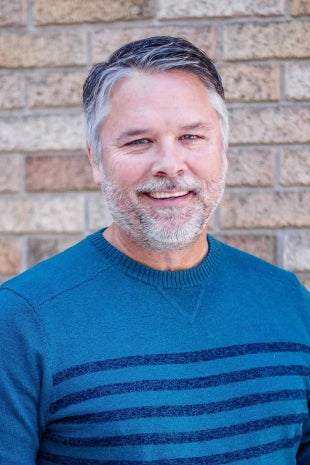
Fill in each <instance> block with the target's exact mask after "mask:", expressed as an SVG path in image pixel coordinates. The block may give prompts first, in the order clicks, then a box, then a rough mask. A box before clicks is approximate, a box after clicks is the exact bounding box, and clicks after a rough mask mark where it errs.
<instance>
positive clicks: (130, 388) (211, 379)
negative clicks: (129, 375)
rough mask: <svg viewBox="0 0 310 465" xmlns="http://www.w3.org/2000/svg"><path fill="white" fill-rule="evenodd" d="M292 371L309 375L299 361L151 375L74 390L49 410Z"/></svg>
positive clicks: (289, 374) (211, 385) (201, 387)
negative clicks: (207, 372) (185, 374)
mask: <svg viewBox="0 0 310 465" xmlns="http://www.w3.org/2000/svg"><path fill="white" fill-rule="evenodd" d="M294 375H299V376H310V367H306V366H302V365H288V366H285V365H276V366H266V367H259V368H250V369H247V370H239V371H232V372H227V373H220V374H219V375H211V376H204V377H198V378H181V379H163V380H162V379H154V380H142V381H134V382H125V383H115V384H110V385H101V386H97V387H95V388H89V389H85V390H83V391H79V392H74V393H72V394H68V395H66V396H64V397H62V398H60V399H58V400H56V401H55V402H53V403H52V404H51V406H50V412H51V413H55V412H57V411H58V410H60V409H62V408H65V407H67V406H68V405H72V404H78V403H80V402H85V401H86V400H89V399H95V398H99V397H106V396H111V395H118V394H126V393H132V392H146V391H153V392H154V391H167V390H168V391H182V390H184V391H185V390H191V389H204V388H208V387H214V386H219V385H225V384H231V383H236V382H240V381H247V380H251V379H258V378H267V377H275V376H294Z"/></svg>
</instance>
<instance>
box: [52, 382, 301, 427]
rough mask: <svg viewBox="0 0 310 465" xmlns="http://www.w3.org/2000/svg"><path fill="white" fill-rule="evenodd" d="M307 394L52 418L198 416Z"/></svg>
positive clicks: (76, 420)
mask: <svg viewBox="0 0 310 465" xmlns="http://www.w3.org/2000/svg"><path fill="white" fill-rule="evenodd" d="M307 397H308V392H307V391H304V390H283V391H270V392H265V393H258V394H250V395H246V396H240V397H234V398H232V399H225V400H223V401H218V402H209V403H207V404H188V405H160V406H152V407H130V408H129V407H128V408H123V409H114V410H106V411H103V412H96V413H90V414H85V415H77V416H71V417H65V418H62V419H60V420H56V421H55V423H62V424H68V423H69V424H83V423H103V422H115V421H122V420H133V419H134V420H137V419H139V418H154V417H157V418H160V417H182V416H199V415H205V414H212V413H220V412H227V411H229V410H236V409H239V408H245V407H250V406H253V405H259V404H266V403H270V402H280V401H284V400H302V399H307Z"/></svg>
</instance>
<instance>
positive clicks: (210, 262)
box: [87, 229, 221, 288]
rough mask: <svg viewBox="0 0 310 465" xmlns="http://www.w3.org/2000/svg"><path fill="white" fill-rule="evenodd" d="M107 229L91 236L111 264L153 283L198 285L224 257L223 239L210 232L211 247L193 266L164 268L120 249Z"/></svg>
mask: <svg viewBox="0 0 310 465" xmlns="http://www.w3.org/2000/svg"><path fill="white" fill-rule="evenodd" d="M102 232H103V229H101V230H99V231H97V232H95V233H93V234H91V235H90V236H88V238H87V240H88V241H90V243H91V244H92V245H93V246H94V247H95V248H96V249H97V250H98V251H99V252H100V253H101V254H103V255H104V257H105V259H106V261H107V262H109V264H110V265H111V266H113V267H115V268H117V269H118V270H120V271H121V272H123V273H125V274H127V275H129V276H132V277H133V278H134V279H138V280H140V281H143V282H145V283H148V284H150V285H153V286H154V285H155V286H160V287H165V288H184V287H191V286H197V285H199V284H201V283H202V282H203V281H205V280H206V279H208V278H209V277H210V276H212V275H213V273H214V271H215V269H216V267H217V264H218V262H219V257H220V248H221V243H220V242H219V241H218V240H216V239H215V238H214V237H213V236H211V235H210V234H208V236H207V240H208V244H209V250H208V253H207V255H206V257H205V258H204V259H203V260H202V262H200V263H199V264H198V265H196V266H194V267H193V268H189V269H186V270H179V271H161V270H156V269H154V268H150V267H148V266H146V265H143V264H142V263H139V262H137V261H135V260H133V259H132V258H130V257H128V256H127V255H125V254H123V253H122V252H120V251H119V250H118V249H116V248H115V247H114V246H113V245H112V244H110V243H109V242H108V241H107V240H106V239H105V238H104V236H103V235H102Z"/></svg>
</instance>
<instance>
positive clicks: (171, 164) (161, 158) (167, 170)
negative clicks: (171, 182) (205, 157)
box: [152, 143, 187, 178]
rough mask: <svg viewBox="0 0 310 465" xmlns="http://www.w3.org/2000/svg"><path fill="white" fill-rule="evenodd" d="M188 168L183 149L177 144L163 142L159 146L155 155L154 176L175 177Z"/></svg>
mask: <svg viewBox="0 0 310 465" xmlns="http://www.w3.org/2000/svg"><path fill="white" fill-rule="evenodd" d="M186 170H187V167H186V163H185V160H184V154H183V153H182V149H181V148H180V147H177V146H176V144H172V143H170V144H163V145H161V146H159V147H158V149H157V150H156V153H155V155H154V163H153V167H152V174H153V176H165V177H169V178H174V177H176V176H180V175H182V174H184V173H185V171H186Z"/></svg>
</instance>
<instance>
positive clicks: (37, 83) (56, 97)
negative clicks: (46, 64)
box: [28, 71, 87, 108]
mask: <svg viewBox="0 0 310 465" xmlns="http://www.w3.org/2000/svg"><path fill="white" fill-rule="evenodd" d="M86 74H87V73H84V72H79V71H74V72H68V71H67V72H55V71H48V72H41V73H39V74H38V73H36V74H33V75H31V76H30V77H29V79H28V95H29V97H28V102H29V106H30V107H31V108H37V107H72V106H77V105H81V95H82V87H83V83H84V80H85V78H86Z"/></svg>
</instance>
